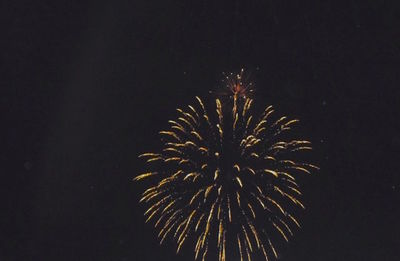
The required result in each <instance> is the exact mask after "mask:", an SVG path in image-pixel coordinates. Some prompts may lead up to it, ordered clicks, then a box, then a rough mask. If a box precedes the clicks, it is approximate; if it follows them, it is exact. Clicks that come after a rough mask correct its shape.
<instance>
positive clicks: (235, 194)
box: [133, 71, 319, 261]
mask: <svg viewBox="0 0 400 261" xmlns="http://www.w3.org/2000/svg"><path fill="white" fill-rule="evenodd" d="M226 83H227V87H228V88H227V90H228V93H229V95H228V96H230V97H231V99H226V96H223V95H220V96H219V97H217V98H216V99H215V100H212V101H211V102H208V101H207V102H206V103H204V102H203V100H202V99H200V97H197V96H196V101H197V104H196V105H188V106H187V107H185V109H177V114H178V116H177V117H176V119H173V120H169V121H168V122H169V125H170V127H169V129H166V130H162V131H160V132H159V135H160V136H161V140H162V142H163V148H162V149H161V150H160V152H157V153H153V152H146V153H143V154H141V155H140V156H139V158H142V159H143V160H144V161H145V162H146V164H147V165H148V170H147V171H145V172H144V173H142V174H140V175H138V176H137V177H135V178H134V179H133V180H134V181H146V180H149V181H151V182H152V183H151V185H150V187H149V188H148V189H146V190H145V191H144V193H143V194H142V197H141V199H140V202H143V203H145V204H148V208H147V210H146V211H145V213H144V214H145V216H146V222H148V221H154V223H155V224H154V227H155V228H156V229H159V230H160V231H159V233H158V237H159V238H160V244H161V243H163V242H164V240H165V239H166V238H167V237H170V238H172V239H173V240H174V241H176V244H177V247H176V251H177V252H179V251H180V250H181V249H182V248H183V245H184V243H185V242H187V241H190V240H189V239H190V238H193V241H194V256H195V259H196V260H197V259H199V258H200V259H201V260H203V261H205V259H206V257H207V256H208V255H211V254H213V253H215V252H214V251H212V246H213V244H214V243H215V244H214V246H215V245H216V248H215V249H216V252H217V255H218V260H219V261H225V260H226V259H229V256H228V253H231V252H230V251H229V248H230V247H231V244H227V242H233V243H234V245H235V248H236V249H237V250H238V253H239V255H240V260H241V261H243V260H244V259H246V260H249V261H250V260H251V258H252V255H255V253H256V252H257V251H259V252H260V254H261V255H262V256H263V257H264V258H265V260H266V261H269V258H270V257H272V256H274V257H275V258H277V256H278V254H277V250H276V249H275V247H274V245H273V244H272V239H275V238H279V237H281V238H283V239H284V240H285V241H288V240H290V236H293V234H294V232H295V231H294V230H293V227H300V223H299V221H298V220H297V218H295V215H294V214H293V213H295V212H293V211H296V210H297V209H304V205H303V203H302V202H301V196H302V191H301V189H300V186H299V184H298V183H297V179H298V178H300V177H301V176H302V175H304V174H310V173H312V171H313V170H318V169H319V168H318V167H317V166H315V165H312V164H309V163H306V162H299V161H298V160H297V156H296V155H298V154H300V153H305V152H307V151H310V150H311V149H312V147H311V143H310V142H309V141H307V140H302V139H297V138H292V139H288V138H287V137H288V135H289V133H291V131H290V130H291V129H292V128H294V126H295V125H296V124H297V123H298V122H299V120H297V119H288V118H287V117H286V116H282V117H277V116H275V114H274V112H275V111H274V108H273V107H272V106H268V107H267V108H266V109H265V110H264V111H263V113H262V114H261V115H260V117H257V116H255V115H254V110H255V109H254V106H253V103H254V100H253V99H252V98H250V96H251V94H252V93H251V92H252V89H251V88H250V85H249V84H248V83H246V81H245V79H244V78H243V71H241V72H240V73H239V74H237V75H234V74H231V75H229V76H227V80H226ZM283 132H285V135H282V133H283ZM288 210H289V211H290V212H291V214H289V212H288ZM235 238H236V239H235ZM235 241H236V243H235ZM236 253H237V252H236ZM271 253H272V254H271Z"/></svg>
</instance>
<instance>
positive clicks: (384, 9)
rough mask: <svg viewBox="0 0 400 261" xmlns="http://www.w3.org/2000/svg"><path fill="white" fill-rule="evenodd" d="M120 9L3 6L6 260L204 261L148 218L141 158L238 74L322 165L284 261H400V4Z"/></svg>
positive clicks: (271, 2) (195, 4)
mask: <svg viewBox="0 0 400 261" xmlns="http://www.w3.org/2000/svg"><path fill="white" fill-rule="evenodd" d="M111 2H112V1H110V2H109V3H102V2H100V1H93V2H89V3H88V2H81V1H35V2H34V1H32V2H31V1H25V2H24V1H18V2H17V1H15V2H14V3H9V4H4V3H3V4H2V7H1V9H0V10H1V11H0V12H1V24H2V25H3V26H4V28H3V30H2V32H1V36H2V37H1V38H2V40H1V42H2V45H4V47H3V48H1V52H0V53H1V61H2V62H1V66H2V67H1V68H2V70H1V71H2V76H1V77H0V83H1V93H2V94H1V97H0V99H1V105H2V112H5V113H4V114H3V113H2V114H3V115H4V120H2V122H3V124H2V130H3V131H4V132H5V135H3V139H2V140H3V141H2V145H1V160H2V162H3V164H2V167H3V171H2V177H3V178H2V180H1V187H2V189H1V194H2V195H1V200H2V201H4V203H2V205H1V214H0V218H1V220H0V222H1V223H0V260H192V259H193V254H192V251H191V250H190V249H185V250H184V251H183V253H181V254H179V255H178V256H176V255H175V251H174V247H173V245H171V244H167V245H166V246H161V247H160V246H159V245H158V241H157V239H156V232H155V231H153V230H152V226H151V225H147V224H145V223H144V218H143V215H142V213H143V209H144V207H143V206H140V205H138V204H137V201H138V198H139V196H140V192H141V191H142V189H143V187H142V186H141V185H139V184H134V183H133V182H132V181H131V179H132V177H134V176H136V175H137V174H138V173H140V171H142V170H143V163H142V162H140V161H138V160H137V155H138V154H139V153H141V152H144V151H147V150H149V149H154V148H157V144H158V136H157V132H158V131H159V130H160V129H162V128H163V127H165V126H166V122H167V120H168V119H170V118H172V117H174V115H175V112H174V110H175V108H176V107H178V106H183V105H186V104H190V103H193V101H194V100H193V97H194V96H195V95H200V96H206V95H207V92H208V91H209V90H212V89H215V88H217V87H219V86H220V80H221V76H222V75H221V72H222V71H231V70H234V71H236V70H238V69H240V68H241V67H245V68H248V69H249V71H251V72H252V75H253V81H254V82H255V85H256V88H257V94H256V100H257V102H258V103H263V104H265V105H268V104H274V105H275V107H276V108H277V109H278V111H279V112H280V113H282V114H288V115H291V116H293V117H299V118H300V119H301V120H302V130H303V131H304V134H305V136H306V137H309V138H310V139H311V141H313V143H314V147H315V159H316V163H317V164H318V165H319V166H320V167H321V171H320V172H319V173H317V174H316V175H314V176H313V177H310V178H307V180H306V181H305V183H306V185H305V187H304V192H305V203H306V205H307V209H306V213H305V214H304V216H303V217H302V220H303V222H302V223H303V227H302V229H301V230H300V231H298V233H297V234H296V236H295V238H293V239H292V240H291V241H290V242H289V244H287V245H286V246H285V247H284V249H283V250H282V251H281V259H282V260H318V261H319V260H394V261H395V260H400V251H399V245H400V231H399V228H400V225H399V218H400V215H399V203H400V202H399V200H398V199H399V194H400V181H399V180H400V179H399V174H398V169H399V160H400V158H399V152H400V151H399V146H400V134H399V123H398V122H399V119H400V106H399V101H400V98H399V97H400V92H399V86H400V85H399V84H400V31H399V23H398V22H399V12H398V11H399V10H398V9H396V5H395V2H396V1H392V2H391V1H372V0H370V1H366V0H347V1H339V0H335V1H333V0H332V1H328V0H327V1H277V0H264V1H252V0H249V1H226V2H221V1H209V0H205V1H144V0H143V1H135V0H130V1H118V2H117V1H115V2H112V3H111ZM210 260H211V259H210Z"/></svg>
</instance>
